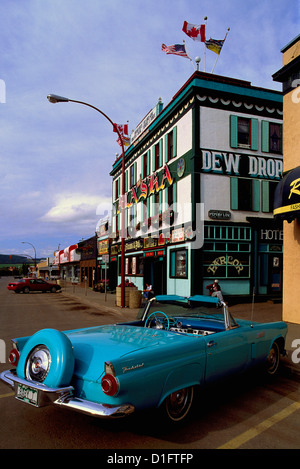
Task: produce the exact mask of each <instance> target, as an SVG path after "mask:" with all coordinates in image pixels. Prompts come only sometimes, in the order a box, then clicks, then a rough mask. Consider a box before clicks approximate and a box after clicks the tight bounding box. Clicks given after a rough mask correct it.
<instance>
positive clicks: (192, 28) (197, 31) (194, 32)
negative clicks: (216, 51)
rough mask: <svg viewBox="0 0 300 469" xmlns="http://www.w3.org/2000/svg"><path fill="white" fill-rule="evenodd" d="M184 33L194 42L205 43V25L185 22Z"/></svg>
mask: <svg viewBox="0 0 300 469" xmlns="http://www.w3.org/2000/svg"><path fill="white" fill-rule="evenodd" d="M182 31H183V32H185V34H187V35H188V36H189V37H190V38H191V39H193V40H194V41H199V42H205V24H191V23H187V21H185V22H184V23H183V28H182Z"/></svg>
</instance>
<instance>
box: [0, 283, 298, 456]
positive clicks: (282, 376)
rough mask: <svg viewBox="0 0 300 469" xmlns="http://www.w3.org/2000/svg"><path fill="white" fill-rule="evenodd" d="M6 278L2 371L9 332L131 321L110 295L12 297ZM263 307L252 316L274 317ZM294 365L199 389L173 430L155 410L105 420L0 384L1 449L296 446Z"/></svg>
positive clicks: (0, 327) (0, 310) (245, 309)
mask: <svg viewBox="0 0 300 469" xmlns="http://www.w3.org/2000/svg"><path fill="white" fill-rule="evenodd" d="M7 283H8V282H7V279H3V278H2V279H1V280H0V339H1V340H2V341H3V342H4V343H5V348H6V350H5V356H6V358H5V362H4V363H3V360H1V363H0V371H3V370H5V369H7V368H10V367H11V366H10V365H9V363H8V361H7V356H8V353H9V351H10V339H11V338H13V337H22V336H27V335H31V334H33V333H34V332H35V331H37V330H39V329H42V328H45V327H53V328H56V329H59V330H67V329H73V328H79V327H87V326H94V325H98V324H108V323H114V322H121V321H124V320H126V319H132V318H133V317H135V314H136V312H137V311H136V310H129V309H128V308H126V309H125V310H123V309H120V308H118V307H116V306H115V304H114V299H113V295H110V296H109V295H107V297H106V301H105V296H104V294H100V293H96V292H92V291H85V290H84V289H81V290H80V291H79V290H78V291H77V293H76V290H77V289H78V288H79V287H76V288H75V289H74V288H73V287H72V286H70V287H67V291H63V292H62V293H59V294H51V293H45V294H43V293H32V294H28V295H24V294H19V295H16V294H14V293H12V292H9V291H8V290H7V289H6V285H7ZM95 295H98V296H95ZM100 300H101V301H100ZM264 307H265V310H264V312H263V311H262V308H260V311H261V312H260V313H259V308H258V307H257V308H255V315H257V317H256V318H255V319H256V320H258V319H259V315H260V319H262V318H266V317H267V316H272V318H274V317H275V316H276V315H278V314H279V315H280V305H273V308H272V305H264ZM232 309H237V310H239V312H240V315H241V316H244V317H245V316H246V315H247V314H249V313H251V305H244V306H241V305H240V306H239V307H238V306H235V307H234V308H232ZM271 309H273V312H272V314H271V312H270V310H271ZM277 319H280V318H277ZM277 319H276V320H277ZM298 331H299V328H297V327H294V328H293V327H292V328H291V332H290V333H289V339H288V343H287V348H289V349H290V351H291V352H293V348H292V342H293V340H295V339H296V338H297V334H298ZM298 338H299V339H300V334H299V335H298ZM292 339H293V340H292ZM294 351H295V350H294ZM299 355H300V353H299ZM299 366H300V365H299V364H297V363H293V362H292V360H291V356H289V357H288V358H285V359H284V360H283V363H282V366H281V370H280V373H279V375H278V376H277V377H276V378H275V379H274V380H273V381H272V382H270V381H268V380H266V379H264V378H263V377H262V376H261V375H260V374H256V373H247V374H246V375H243V376H242V377H238V378H233V379H231V380H229V381H226V382H223V383H222V384H219V385H217V386H215V387H210V388H207V389H205V390H203V391H202V392H201V395H200V396H199V399H198V400H197V403H196V405H195V407H194V411H193V413H192V415H191V418H190V419H189V420H188V421H187V422H185V423H184V424H182V425H181V426H180V427H178V428H177V427H173V428H171V429H170V428H164V427H163V426H162V425H161V423H160V420H159V415H158V414H156V413H155V414H153V413H150V415H149V413H146V414H145V413H140V414H134V415H132V416H131V417H129V418H126V419H122V420H113V421H107V420H106V421H103V420H95V419H93V418H91V417H88V416H85V415H81V414H78V413H72V412H70V411H62V410H60V409H58V408H56V407H53V406H49V407H43V408H40V409H36V408H34V407H32V406H30V405H27V404H24V403H21V402H19V401H17V400H16V399H15V398H14V396H13V392H12V391H11V389H10V388H9V387H7V386H5V385H4V383H0V415H1V426H0V448H1V449H19V448H20V449H21V448H22V449H106V450H108V451H110V450H114V451H118V450H119V451H121V450H132V451H140V450H142V449H147V450H150V451H155V450H164V451H170V450H171V451H181V452H182V451H184V452H189V451H192V450H200V449H219V448H220V449H221V448H222V449H227V448H230V449H259V448H266V449H292V448H293V449H299V448H300V440H299V434H300V418H299V416H300V413H299V411H300V390H299V381H300V373H299Z"/></svg>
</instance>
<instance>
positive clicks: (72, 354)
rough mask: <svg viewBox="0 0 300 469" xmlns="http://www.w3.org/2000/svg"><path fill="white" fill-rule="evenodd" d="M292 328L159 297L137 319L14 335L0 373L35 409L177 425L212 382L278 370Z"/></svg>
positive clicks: (214, 303)
mask: <svg viewBox="0 0 300 469" xmlns="http://www.w3.org/2000/svg"><path fill="white" fill-rule="evenodd" d="M286 333H287V326H286V324H285V323H284V322H274V323H267V324H266V323H265V324H261V323H252V322H250V321H245V320H235V319H233V317H232V316H231V314H230V313H229V311H228V308H227V306H226V305H225V304H220V303H218V299H217V298H212V297H207V296H200V295H199V296H193V297H189V298H186V297H180V296H175V295H164V296H157V297H156V298H153V299H151V300H150V301H149V302H148V303H147V305H146V307H145V308H144V310H143V311H141V313H140V314H139V315H138V319H137V320H136V321H134V322H129V323H128V322H127V323H121V324H113V325H108V326H107V325H103V326H98V327H91V328H85V329H78V330H70V331H64V332H60V331H58V330H55V329H43V330H40V331H38V332H37V333H35V334H34V335H33V336H31V337H23V338H19V339H14V340H13V349H12V351H11V353H10V362H11V363H12V364H13V365H14V366H15V367H16V368H15V369H13V370H9V371H4V372H2V373H1V375H0V378H1V380H2V381H3V382H5V383H6V384H8V385H10V386H11V387H12V388H13V389H14V390H15V397H16V398H17V399H18V400H20V401H23V402H26V403H28V404H31V405H33V406H36V407H40V406H43V405H47V404H51V403H53V404H55V405H56V406H57V407H62V408H67V409H72V410H75V411H80V412H83V413H86V414H89V415H92V416H95V417H106V418H111V417H122V416H126V415H128V414H130V413H132V412H134V411H138V410H142V409H147V408H160V409H161V410H162V412H163V413H164V415H165V416H166V417H167V419H169V420H171V421H172V422H178V421H181V420H182V419H184V418H185V417H186V415H187V414H188V412H189V410H190V409H191V405H192V402H193V397H194V393H195V391H196V390H197V389H198V388H199V387H201V386H204V385H205V384H207V383H211V382H213V381H215V380H218V379H221V378H222V377H224V376H226V375H229V374H232V373H240V372H242V371H244V370H246V369H248V368H250V367H252V366H254V365H261V366H262V367H264V368H265V370H266V373H268V374H270V375H273V374H275V373H276V371H277V370H278V366H279V360H280V354H285V337H286Z"/></svg>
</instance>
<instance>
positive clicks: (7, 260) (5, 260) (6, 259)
mask: <svg viewBox="0 0 300 469" xmlns="http://www.w3.org/2000/svg"><path fill="white" fill-rule="evenodd" d="M37 261H38V260H37ZM25 262H33V259H31V258H28V257H26V256H15V255H11V256H10V255H7V254H0V264H8V265H12V264H24V263H25Z"/></svg>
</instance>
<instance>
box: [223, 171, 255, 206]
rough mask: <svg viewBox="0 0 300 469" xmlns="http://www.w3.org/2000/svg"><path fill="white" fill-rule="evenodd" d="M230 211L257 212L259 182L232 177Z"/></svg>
mask: <svg viewBox="0 0 300 469" xmlns="http://www.w3.org/2000/svg"><path fill="white" fill-rule="evenodd" d="M230 199H231V210H243V211H251V212H259V208H260V207H259V204H260V181H259V180H258V179H247V178H238V177H232V178H231V179H230Z"/></svg>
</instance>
